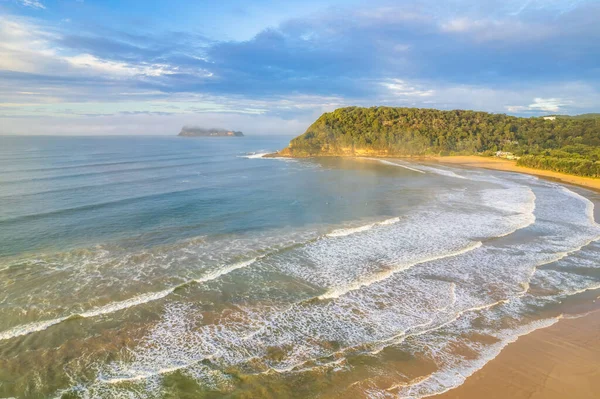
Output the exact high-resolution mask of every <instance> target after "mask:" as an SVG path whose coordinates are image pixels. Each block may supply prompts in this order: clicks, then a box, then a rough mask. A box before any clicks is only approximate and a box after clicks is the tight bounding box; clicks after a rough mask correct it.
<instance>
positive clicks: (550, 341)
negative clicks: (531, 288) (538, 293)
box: [432, 297, 600, 399]
mask: <svg viewBox="0 0 600 399" xmlns="http://www.w3.org/2000/svg"><path fill="white" fill-rule="evenodd" d="M599 298H600V297H599ZM599 301H600V299H596V301H595V302H596V303H598V302H599ZM599 359H600V311H599V310H596V311H594V312H592V313H588V314H586V315H584V316H581V317H578V318H563V319H561V320H559V321H558V322H557V323H556V324H553V325H552V326H550V327H546V328H542V329H540V330H536V331H533V332H532V333H530V334H527V335H524V336H522V337H520V338H519V339H518V340H517V341H516V342H513V343H511V344H509V345H507V346H506V347H505V348H504V349H503V350H502V352H500V354H499V355H498V356H497V357H496V358H494V359H493V360H491V361H490V362H488V363H487V364H486V365H485V366H483V368H481V369H480V370H478V371H477V372H475V374H473V375H472V376H470V377H469V378H467V380H466V381H465V382H464V383H463V384H462V385H460V386H458V387H456V388H454V389H451V390H450V391H447V392H444V393H442V394H438V395H434V396H432V398H435V399H480V398H484V397H485V398H486V399H506V398H511V399H562V398H567V397H568V398H573V399H594V398H598V397H600V360H599Z"/></svg>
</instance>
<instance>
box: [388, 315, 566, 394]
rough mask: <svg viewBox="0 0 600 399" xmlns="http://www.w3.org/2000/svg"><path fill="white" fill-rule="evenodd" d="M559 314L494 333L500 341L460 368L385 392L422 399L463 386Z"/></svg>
mask: <svg viewBox="0 0 600 399" xmlns="http://www.w3.org/2000/svg"><path fill="white" fill-rule="evenodd" d="M561 319H562V315H559V316H557V317H554V318H549V319H543V320H539V321H535V322H532V323H529V324H527V325H524V326H521V327H519V328H516V329H514V330H510V331H503V332H501V334H497V336H496V337H497V338H499V339H500V341H499V342H497V343H495V344H492V345H491V346H490V347H489V348H487V349H486V350H484V351H483V353H482V354H481V356H480V357H479V358H477V359H474V360H470V361H467V362H466V363H467V364H465V365H462V366H459V367H446V368H442V369H441V370H438V371H435V372H433V373H432V374H430V375H428V376H427V377H426V378H420V379H418V380H417V381H416V382H414V383H412V384H411V383H408V384H396V385H393V386H391V387H389V388H387V389H386V391H388V392H398V397H400V398H403V399H421V398H426V397H430V396H435V395H440V394H442V393H444V392H448V391H449V390H451V389H454V388H456V387H458V386H460V385H462V384H463V383H464V382H465V381H466V379H467V378H468V377H470V376H472V375H473V374H475V372H477V371H479V370H481V369H482V368H483V367H484V366H485V365H486V364H488V363H489V362H490V361H492V360H493V359H495V358H496V357H497V356H498V355H499V354H500V352H502V350H503V349H504V348H506V347H507V346H508V345H509V344H511V343H514V342H516V341H517V340H518V339H519V338H520V337H522V336H525V335H528V334H531V333H532V332H534V331H536V330H540V329H543V328H547V327H550V326H553V325H554V324H556V323H558V322H559V321H560V320H561Z"/></svg>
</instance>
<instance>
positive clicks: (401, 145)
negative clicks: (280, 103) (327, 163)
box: [279, 107, 600, 177]
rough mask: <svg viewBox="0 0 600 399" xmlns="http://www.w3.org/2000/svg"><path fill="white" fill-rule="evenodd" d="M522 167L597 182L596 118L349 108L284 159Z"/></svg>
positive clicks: (324, 120)
mask: <svg viewBox="0 0 600 399" xmlns="http://www.w3.org/2000/svg"><path fill="white" fill-rule="evenodd" d="M497 151H503V152H510V153H512V154H514V155H515V156H516V157H519V160H518V163H519V164H520V165H523V166H530V167H534V168H541V169H549V170H555V171H559V172H564V173H572V174H577V175H581V176H592V177H600V117H599V115H598V114H588V115H581V116H577V117H569V116H562V115H558V116H556V118H555V119H553V120H550V119H544V118H541V117H531V118H520V117H515V116H510V115H505V114H492V113H487V112H477V111H464V110H455V111H440V110H436V109H420V108H393V107H372V108H360V107H348V108H340V109H337V110H335V111H333V112H329V113H325V114H323V115H321V117H320V118H319V119H317V121H315V122H314V123H313V124H312V125H311V126H310V127H309V128H308V129H307V130H306V132H305V133H304V134H302V135H300V136H298V137H296V138H294V139H293V140H292V141H291V142H290V145H289V146H288V147H287V148H285V149H283V150H282V151H280V152H279V154H280V155H283V156H292V157H310V156H381V157H407V156H431V155H437V156H439V155H442V156H444V155H488V156H492V155H494V154H495V153H496V152H497Z"/></svg>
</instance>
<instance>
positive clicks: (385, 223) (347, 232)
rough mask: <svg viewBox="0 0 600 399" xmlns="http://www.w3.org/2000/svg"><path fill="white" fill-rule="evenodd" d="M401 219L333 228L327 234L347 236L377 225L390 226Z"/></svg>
mask: <svg viewBox="0 0 600 399" xmlns="http://www.w3.org/2000/svg"><path fill="white" fill-rule="evenodd" d="M399 221H400V218H398V217H395V218H391V219H387V220H384V221H382V222H375V223H370V224H366V225H364V226H359V227H349V228H346V229H337V230H333V231H332V232H331V233H328V234H326V235H325V236H326V237H345V236H349V235H351V234H356V233H360V232H363V231H367V230H371V229H372V228H373V227H375V226H389V225H391V224H395V223H398V222H399Z"/></svg>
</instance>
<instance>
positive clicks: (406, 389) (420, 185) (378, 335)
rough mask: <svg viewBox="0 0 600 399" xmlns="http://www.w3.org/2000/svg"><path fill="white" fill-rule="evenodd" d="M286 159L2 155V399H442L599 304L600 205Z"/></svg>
mask: <svg viewBox="0 0 600 399" xmlns="http://www.w3.org/2000/svg"><path fill="white" fill-rule="evenodd" d="M288 140H289V138H287V137H275V138H273V137H245V138H235V139H227V138H205V139H182V138H176V137H173V138H149V137H137V138H131V137H129V138H123V137H121V138H42V137H29V138H20V137H0V144H1V146H0V397H23V398H26V397H27V398H29V397H31V398H41V397H61V396H63V397H82V398H83V397H93V398H95V397H106V398H113V397H128V398H130V397H140V398H146V397H186V395H187V396H188V397H224V396H225V397H273V398H278V397H298V398H304V397H308V396H311V397H332V398H333V397H372V398H386V397H414V398H419V397H426V396H430V395H433V394H435V393H439V392H443V391H445V390H448V389H451V388H452V387H455V386H457V385H459V384H461V383H462V382H463V381H464V379H465V378H466V377H468V376H469V375H470V374H472V373H473V372H474V371H476V370H477V369H479V368H481V367H482V366H483V365H484V364H485V363H486V362H487V361H489V360H490V359H492V358H493V357H495V356H496V355H497V354H498V353H499V351H500V350H501V349H502V348H503V347H504V346H506V345H507V344H508V343H510V342H511V341H514V340H515V339H516V338H517V337H518V336H519V335H522V334H526V333H529V332H531V331H533V330H535V329H537V328H543V327H545V326H548V325H551V324H553V323H555V322H556V321H557V320H558V319H559V318H560V317H562V315H563V314H565V312H568V314H569V315H568V317H574V316H576V312H575V314H573V311H570V310H569V309H575V308H577V309H580V308H579V307H578V306H574V305H577V304H578V303H585V302H586V301H589V298H588V296H589V295H588V294H589V293H588V292H587V290H592V289H596V288H598V287H600V264H599V263H600V262H599V259H600V244H599V243H598V241H597V240H598V238H600V226H598V224H596V222H595V220H594V204H593V202H592V201H596V200H597V195H596V194H594V193H591V192H587V191H583V190H579V189H574V188H565V187H563V186H560V185H558V184H555V183H552V182H548V181H543V180H538V179H537V178H535V177H531V176H524V175H518V174H509V173H501V172H492V171H483V170H466V169H459V168H449V167H445V166H439V165H431V164H423V163H415V162H411V163H408V162H406V161H403V160H385V161H379V160H372V159H361V160H352V159H313V160H286V159H266V158H261V156H260V154H262V153H265V152H268V151H272V150H275V149H278V148H282V147H284V146H285V145H286V143H287V141H288ZM590 199H591V200H592V201H590ZM596 296H597V295H596Z"/></svg>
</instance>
